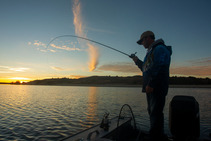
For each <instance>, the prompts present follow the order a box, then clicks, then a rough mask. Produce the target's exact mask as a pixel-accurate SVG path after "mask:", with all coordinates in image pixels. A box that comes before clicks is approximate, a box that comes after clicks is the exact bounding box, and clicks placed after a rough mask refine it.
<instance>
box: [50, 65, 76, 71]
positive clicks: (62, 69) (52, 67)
mask: <svg viewBox="0 0 211 141" xmlns="http://www.w3.org/2000/svg"><path fill="white" fill-rule="evenodd" d="M51 69H53V70H56V71H71V70H73V69H70V68H61V67H55V66H51Z"/></svg>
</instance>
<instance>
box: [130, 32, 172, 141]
mask: <svg viewBox="0 0 211 141" xmlns="http://www.w3.org/2000/svg"><path fill="white" fill-rule="evenodd" d="M137 43H138V44H139V45H143V46H144V48H145V49H147V53H146V56H145V58H144V61H141V60H140V59H139V58H138V57H137V56H135V55H131V58H132V59H133V61H134V62H135V64H136V65H137V66H138V67H139V68H140V69H141V71H142V72H143V89H142V92H145V93H146V98H147V104H148V107H147V110H148V114H149V117H150V131H149V133H150V138H151V140H153V141H154V140H156V141H157V140H161V141H165V140H167V136H166V135H165V134H164V114H163V108H164V106H165V98H166V95H167V93H168V84H169V66H170V61H171V57H170V56H171V54H172V50H171V47H170V46H166V45H165V43H164V41H163V40H162V39H159V40H155V35H154V33H153V32H152V31H145V32H143V33H142V34H141V37H140V39H139V40H138V41H137Z"/></svg>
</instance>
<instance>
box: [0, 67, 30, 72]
mask: <svg viewBox="0 0 211 141" xmlns="http://www.w3.org/2000/svg"><path fill="white" fill-rule="evenodd" d="M27 70H29V68H23V67H19V68H18V67H10V66H0V73H14V72H25V71H27Z"/></svg>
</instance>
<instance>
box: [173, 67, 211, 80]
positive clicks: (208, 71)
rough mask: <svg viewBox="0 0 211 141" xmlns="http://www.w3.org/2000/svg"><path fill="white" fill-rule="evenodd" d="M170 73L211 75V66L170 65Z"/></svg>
mask: <svg viewBox="0 0 211 141" xmlns="http://www.w3.org/2000/svg"><path fill="white" fill-rule="evenodd" d="M170 73H171V75H188V76H191V75H194V76H203V77H207V76H211V66H179V67H171V69H170Z"/></svg>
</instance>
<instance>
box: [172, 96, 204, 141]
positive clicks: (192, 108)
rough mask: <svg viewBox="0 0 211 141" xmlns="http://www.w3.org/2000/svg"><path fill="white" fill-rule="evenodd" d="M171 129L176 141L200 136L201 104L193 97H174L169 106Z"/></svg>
mask: <svg viewBox="0 0 211 141" xmlns="http://www.w3.org/2000/svg"><path fill="white" fill-rule="evenodd" d="M169 106H170V107H169V127H170V131H171V134H172V135H173V137H174V139H175V140H178V141H182V140H193V139H196V138H198V137H199V136H200V119H199V104H198V102H197V101H196V99H195V98H194V97H192V96H174V97H173V99H172V101H171V102H170V105H169Z"/></svg>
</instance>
